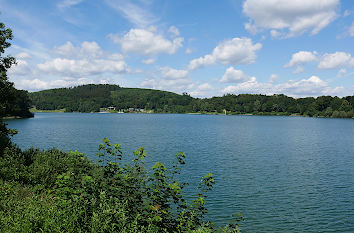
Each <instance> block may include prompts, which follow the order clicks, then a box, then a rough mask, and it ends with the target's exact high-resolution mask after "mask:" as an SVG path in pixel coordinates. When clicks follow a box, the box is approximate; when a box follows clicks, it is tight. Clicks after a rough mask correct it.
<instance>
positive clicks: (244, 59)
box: [188, 38, 262, 70]
mask: <svg viewBox="0 0 354 233" xmlns="http://www.w3.org/2000/svg"><path fill="white" fill-rule="evenodd" d="M261 48H262V45H261V44H260V43H257V44H253V43H252V40H251V39H250V38H233V39H231V40H227V41H224V42H222V43H220V44H219V45H218V46H216V47H215V48H214V50H213V52H212V54H207V55H205V56H204V57H200V58H197V59H193V60H192V61H190V62H189V65H188V69H189V70H194V69H197V68H199V67H203V66H207V65H214V64H216V63H221V64H224V65H238V64H251V63H254V62H255V60H256V57H257V55H256V51H258V50H260V49H261Z"/></svg>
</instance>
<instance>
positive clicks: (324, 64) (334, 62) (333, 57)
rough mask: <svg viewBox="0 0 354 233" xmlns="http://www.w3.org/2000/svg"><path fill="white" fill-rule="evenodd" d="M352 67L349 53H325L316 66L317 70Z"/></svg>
mask: <svg viewBox="0 0 354 233" xmlns="http://www.w3.org/2000/svg"><path fill="white" fill-rule="evenodd" d="M352 64H353V65H354V62H353V58H352V57H351V54H350V53H345V52H335V53H325V54H324V55H323V56H322V57H321V60H320V63H319V64H318V68H319V69H334V68H338V67H342V66H352Z"/></svg>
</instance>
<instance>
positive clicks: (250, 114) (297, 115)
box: [2, 109, 354, 119]
mask: <svg viewBox="0 0 354 233" xmlns="http://www.w3.org/2000/svg"><path fill="white" fill-rule="evenodd" d="M31 112H32V113H105V114H123V113H122V112H65V110H63V109H60V110H37V109H36V110H35V111H33V110H32V111H31ZM124 114H186V115H224V116H287V117H309V118H332V119H354V117H351V118H350V117H344V118H340V117H326V116H306V115H300V114H284V113H281V112H280V113H275V112H274V113H270V114H266V113H261V114H255V113H234V112H231V113H227V114H225V113H217V112H186V113H171V112H170V113H163V112H161V113H155V112H128V113H124ZM22 118H27V117H13V116H12V117H6V118H2V119H22Z"/></svg>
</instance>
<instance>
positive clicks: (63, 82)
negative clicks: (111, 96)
mask: <svg viewBox="0 0 354 233" xmlns="http://www.w3.org/2000/svg"><path fill="white" fill-rule="evenodd" d="M105 81H106V80H104V79H102V80H100V81H99V83H104V82H105ZM92 83H95V81H94V80H92V79H88V78H79V79H73V78H70V77H66V78H63V79H55V80H41V79H38V78H35V79H23V80H21V81H20V82H18V83H16V87H17V88H20V89H26V90H30V91H37V90H42V89H50V88H59V87H68V86H77V85H84V84H92Z"/></svg>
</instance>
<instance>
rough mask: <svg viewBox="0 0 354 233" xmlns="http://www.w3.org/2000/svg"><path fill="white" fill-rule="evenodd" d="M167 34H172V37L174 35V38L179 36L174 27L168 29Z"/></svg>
mask: <svg viewBox="0 0 354 233" xmlns="http://www.w3.org/2000/svg"><path fill="white" fill-rule="evenodd" d="M168 32H170V33H172V35H174V36H179V30H178V28H176V27H175V26H171V27H170V28H169V29H168Z"/></svg>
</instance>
